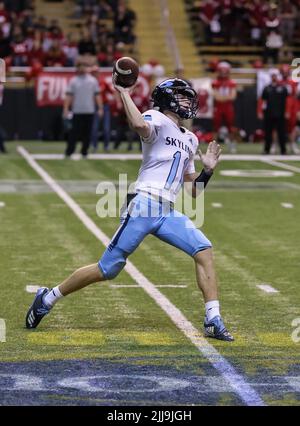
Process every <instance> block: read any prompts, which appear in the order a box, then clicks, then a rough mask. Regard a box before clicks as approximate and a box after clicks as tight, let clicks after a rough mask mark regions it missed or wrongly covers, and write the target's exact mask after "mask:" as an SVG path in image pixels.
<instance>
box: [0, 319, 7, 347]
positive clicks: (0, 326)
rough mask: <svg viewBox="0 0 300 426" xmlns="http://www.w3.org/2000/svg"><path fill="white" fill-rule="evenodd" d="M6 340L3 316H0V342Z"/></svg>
mask: <svg viewBox="0 0 300 426" xmlns="http://www.w3.org/2000/svg"><path fill="white" fill-rule="evenodd" d="M5 342H6V323H5V320H4V319H3V318H0V343H5Z"/></svg>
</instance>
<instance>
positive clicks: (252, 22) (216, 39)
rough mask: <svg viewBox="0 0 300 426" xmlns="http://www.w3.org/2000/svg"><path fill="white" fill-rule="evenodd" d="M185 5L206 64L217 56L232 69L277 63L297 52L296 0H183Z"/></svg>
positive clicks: (299, 41)
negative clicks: (272, 0) (262, 63)
mask: <svg viewBox="0 0 300 426" xmlns="http://www.w3.org/2000/svg"><path fill="white" fill-rule="evenodd" d="M185 8H186V11H187V14H188V16H189V19H190V22H191V27H192V31H193V36H194V42H195V45H196V46H197V50H198V53H199V55H201V56H204V55H205V59H204V65H205V66H207V64H209V63H210V62H211V61H212V60H214V59H216V58H219V59H222V60H226V61H227V62H229V63H230V64H231V65H232V66H233V67H235V68H243V67H249V66H250V67H253V66H254V67H255V66H256V65H257V64H259V63H260V61H263V62H264V63H265V64H270V65H271V64H275V65H276V64H277V63H280V62H286V61H288V60H289V59H290V58H291V57H292V56H293V55H297V54H299V53H300V36H299V35H300V26H299V13H300V3H299V1H298V0H295V1H294V0H284V1H281V2H277V3H275V2H270V1H267V0H253V1H247V0H203V1H194V0H185ZM291 41H293V45H290V43H291Z"/></svg>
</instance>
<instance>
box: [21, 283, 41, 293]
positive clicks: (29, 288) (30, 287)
mask: <svg viewBox="0 0 300 426" xmlns="http://www.w3.org/2000/svg"><path fill="white" fill-rule="evenodd" d="M39 288H41V287H40V286H39V285H27V286H26V287H25V290H26V292H27V293H36V292H37V291H38V289H39Z"/></svg>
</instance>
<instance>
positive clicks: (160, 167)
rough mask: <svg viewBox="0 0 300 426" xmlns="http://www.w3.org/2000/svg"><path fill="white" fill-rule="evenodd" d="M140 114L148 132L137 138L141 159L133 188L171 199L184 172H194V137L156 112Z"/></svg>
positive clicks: (196, 144) (174, 197)
mask: <svg viewBox="0 0 300 426" xmlns="http://www.w3.org/2000/svg"><path fill="white" fill-rule="evenodd" d="M143 117H144V119H145V120H146V121H147V122H148V123H149V125H150V129H151V133H150V136H149V137H148V138H147V139H144V138H142V139H141V141H142V150H143V162H142V165H141V167H140V170H139V175H138V179H137V181H136V183H135V190H136V191H143V192H146V193H151V194H153V195H156V196H161V197H163V198H164V199H167V200H169V201H172V202H175V200H176V195H177V194H178V192H179V191H180V189H181V187H182V185H183V179H184V175H185V174H189V173H194V172H195V166H194V155H195V153H196V150H197V146H198V139H197V137H196V136H195V135H194V133H192V132H190V131H189V130H187V129H186V128H184V127H178V126H177V125H176V124H175V123H174V121H172V120H171V119H170V118H169V117H167V116H166V115H165V114H163V113H161V112H159V111H156V110H153V109H152V110H149V111H146V112H144V113H143Z"/></svg>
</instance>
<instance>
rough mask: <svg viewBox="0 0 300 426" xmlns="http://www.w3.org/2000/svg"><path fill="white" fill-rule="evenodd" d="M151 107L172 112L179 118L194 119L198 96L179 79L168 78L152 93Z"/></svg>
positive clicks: (188, 85) (186, 83)
mask: <svg viewBox="0 0 300 426" xmlns="http://www.w3.org/2000/svg"><path fill="white" fill-rule="evenodd" d="M152 101H153V103H154V105H153V107H154V108H155V107H158V108H159V110H160V111H165V110H168V111H172V112H174V113H175V114H177V115H178V116H179V117H180V118H183V119H185V120H186V119H188V118H194V117H195V116H196V114H197V111H198V95H197V93H196V92H195V90H194V89H193V88H192V86H191V85H190V84H189V83H188V82H187V81H185V80H182V79H181V78H168V79H167V80H164V81H162V82H161V83H160V84H158V85H157V86H156V87H155V89H154V90H153V92H152Z"/></svg>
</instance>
